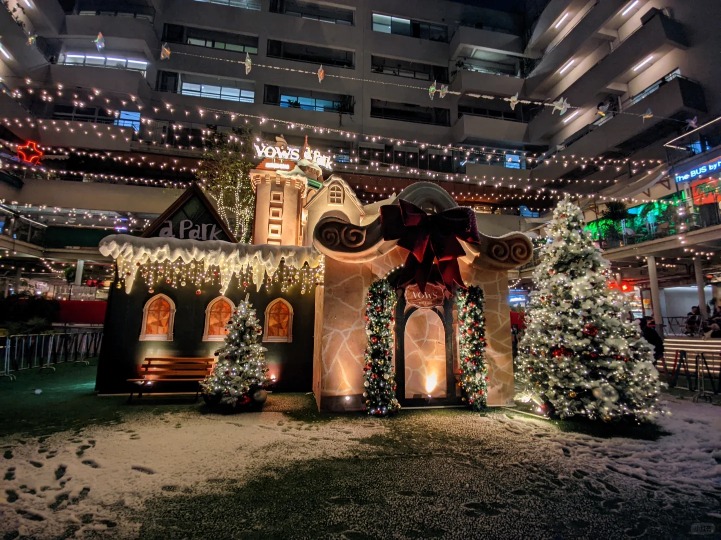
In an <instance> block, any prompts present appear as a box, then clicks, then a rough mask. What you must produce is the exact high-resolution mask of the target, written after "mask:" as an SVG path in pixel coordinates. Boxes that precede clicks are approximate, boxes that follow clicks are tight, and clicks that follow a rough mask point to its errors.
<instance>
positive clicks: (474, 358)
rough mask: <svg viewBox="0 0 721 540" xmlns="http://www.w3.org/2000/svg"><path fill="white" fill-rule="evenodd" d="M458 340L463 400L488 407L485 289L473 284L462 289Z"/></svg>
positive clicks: (459, 294) (474, 405)
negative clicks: (484, 311) (484, 315)
mask: <svg viewBox="0 0 721 540" xmlns="http://www.w3.org/2000/svg"><path fill="white" fill-rule="evenodd" d="M456 302H457V305H458V341H459V344H460V350H459V353H460V362H461V378H460V383H461V388H462V389H463V393H464V396H463V400H464V401H465V402H466V403H468V406H469V407H471V408H472V409H474V410H477V411H480V410H483V409H484V408H485V407H486V397H487V396H488V367H487V366H486V358H485V349H486V330H485V319H484V317H483V289H481V288H480V287H478V286H476V285H471V286H470V287H468V290H465V291H464V290H459V291H458V294H457V298H456Z"/></svg>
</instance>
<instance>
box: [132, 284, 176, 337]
mask: <svg viewBox="0 0 721 540" xmlns="http://www.w3.org/2000/svg"><path fill="white" fill-rule="evenodd" d="M174 322H175V302H173V301H172V300H171V299H170V298H168V297H167V296H165V295H164V294H156V295H155V296H153V297H152V298H150V300H148V301H147V302H146V303H145V307H144V308H143V326H142V328H141V330H140V341H173V323H174Z"/></svg>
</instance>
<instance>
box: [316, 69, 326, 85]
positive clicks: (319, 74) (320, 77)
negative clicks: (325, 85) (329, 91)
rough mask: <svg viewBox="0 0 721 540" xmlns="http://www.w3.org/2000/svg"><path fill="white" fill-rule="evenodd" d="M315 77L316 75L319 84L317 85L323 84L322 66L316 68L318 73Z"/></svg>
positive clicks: (323, 72) (323, 71)
mask: <svg viewBox="0 0 721 540" xmlns="http://www.w3.org/2000/svg"><path fill="white" fill-rule="evenodd" d="M317 75H318V82H319V83H322V82H323V79H325V70H324V69H323V65H321V66H320V67H319V68H318V73H317Z"/></svg>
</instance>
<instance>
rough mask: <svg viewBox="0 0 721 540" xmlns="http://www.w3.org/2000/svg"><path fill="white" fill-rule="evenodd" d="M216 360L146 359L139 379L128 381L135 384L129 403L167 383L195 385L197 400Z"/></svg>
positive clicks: (141, 367) (139, 370)
mask: <svg viewBox="0 0 721 540" xmlns="http://www.w3.org/2000/svg"><path fill="white" fill-rule="evenodd" d="M214 365H215V358H172V357H164V358H146V359H145V360H143V363H142V364H141V365H140V367H139V368H138V377H137V378H135V379H128V382H129V383H132V384H133V387H132V389H131V391H130V397H129V398H128V402H130V401H132V399H133V394H135V393H136V392H137V393H138V397H142V396H143V393H144V392H145V393H149V392H150V390H151V389H152V390H155V386H156V384H166V383H186V384H187V383H193V382H194V383H195V384H196V386H197V389H196V392H195V399H196V401H197V400H198V395H199V394H200V382H201V381H202V380H203V379H205V378H206V377H207V376H208V375H210V373H211V372H212V370H213V366H214Z"/></svg>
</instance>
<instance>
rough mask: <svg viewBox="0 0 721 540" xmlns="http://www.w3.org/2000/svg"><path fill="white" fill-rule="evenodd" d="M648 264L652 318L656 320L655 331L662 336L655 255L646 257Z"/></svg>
mask: <svg viewBox="0 0 721 540" xmlns="http://www.w3.org/2000/svg"><path fill="white" fill-rule="evenodd" d="M646 263H647V264H648V279H649V281H650V282H651V304H653V320H654V321H656V331H657V332H658V333H659V335H660V336H662V337H663V315H662V313H661V291H660V290H659V288H658V274H657V273H656V257H654V256H653V255H649V256H647V257H646Z"/></svg>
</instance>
